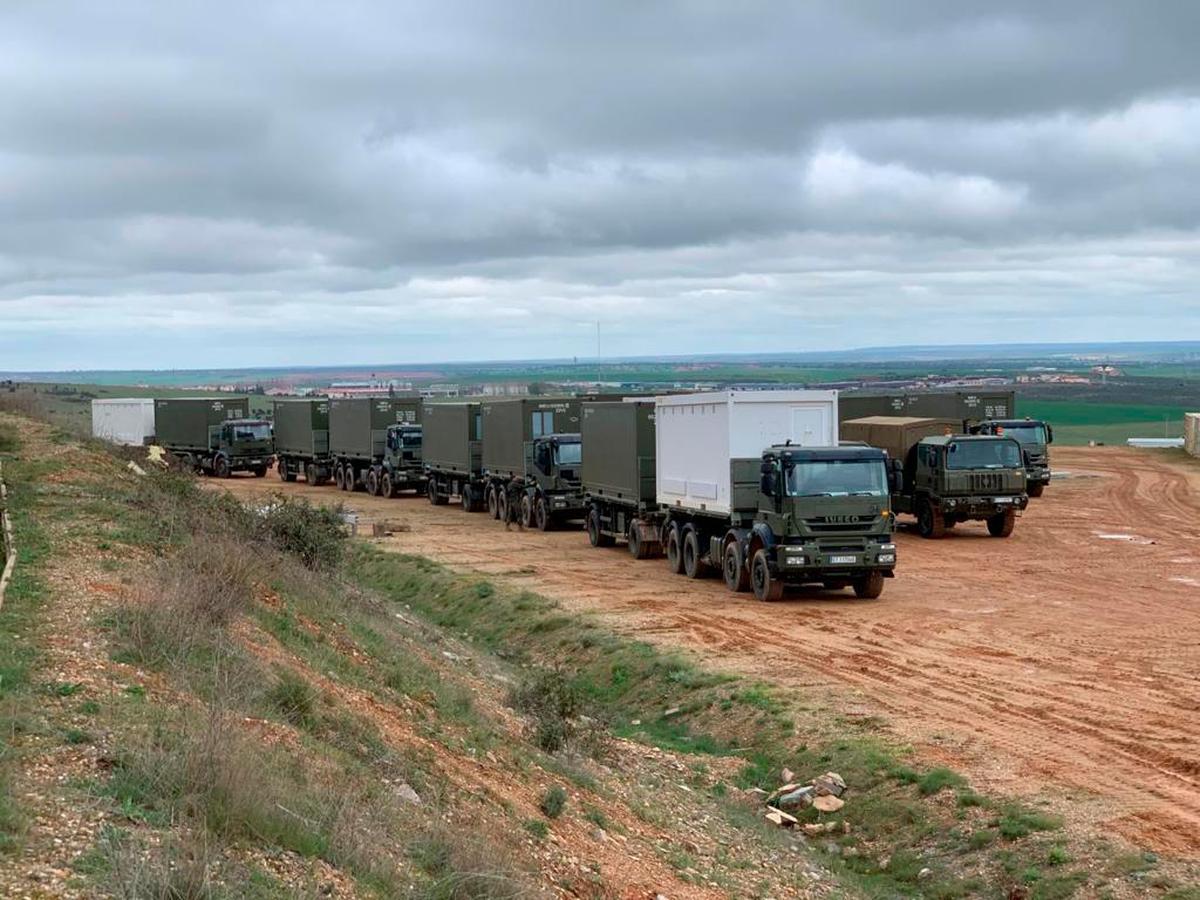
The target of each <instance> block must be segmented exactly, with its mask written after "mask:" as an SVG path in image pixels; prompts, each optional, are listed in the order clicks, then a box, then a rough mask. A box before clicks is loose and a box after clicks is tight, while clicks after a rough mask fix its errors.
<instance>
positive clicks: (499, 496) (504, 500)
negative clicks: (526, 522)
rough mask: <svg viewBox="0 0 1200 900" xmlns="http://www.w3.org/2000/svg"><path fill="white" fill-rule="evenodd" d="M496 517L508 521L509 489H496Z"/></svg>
mask: <svg viewBox="0 0 1200 900" xmlns="http://www.w3.org/2000/svg"><path fill="white" fill-rule="evenodd" d="M496 518H497V519H499V520H500V521H501V522H507V521H508V489H507V488H506V489H504V490H500V491H496Z"/></svg>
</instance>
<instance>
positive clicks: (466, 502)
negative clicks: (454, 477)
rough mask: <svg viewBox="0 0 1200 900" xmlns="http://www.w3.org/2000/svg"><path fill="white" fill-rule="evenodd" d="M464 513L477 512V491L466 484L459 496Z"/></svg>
mask: <svg viewBox="0 0 1200 900" xmlns="http://www.w3.org/2000/svg"><path fill="white" fill-rule="evenodd" d="M458 499H459V502H460V503H462V509H463V512H475V491H474V490H473V489H472V488H471V486H470V485H469V484H464V485H463V486H462V489H461V490H460V491H459V495H458Z"/></svg>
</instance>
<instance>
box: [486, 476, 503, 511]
mask: <svg viewBox="0 0 1200 900" xmlns="http://www.w3.org/2000/svg"><path fill="white" fill-rule="evenodd" d="M487 511H488V515H489V516H491V517H492V518H493V519H498V518H500V492H499V491H497V490H496V485H494V484H489V485H488V486H487Z"/></svg>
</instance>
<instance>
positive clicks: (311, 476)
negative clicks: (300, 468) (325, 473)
mask: <svg viewBox="0 0 1200 900" xmlns="http://www.w3.org/2000/svg"><path fill="white" fill-rule="evenodd" d="M304 480H305V481H307V482H308V483H309V484H310V485H316V484H320V480H321V476H320V475H318V474H317V464H316V463H309V464H308V465H306V466H305V467H304Z"/></svg>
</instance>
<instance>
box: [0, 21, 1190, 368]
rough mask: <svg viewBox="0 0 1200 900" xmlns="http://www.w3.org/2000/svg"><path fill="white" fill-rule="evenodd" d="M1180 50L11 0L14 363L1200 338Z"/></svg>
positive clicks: (911, 24) (864, 28)
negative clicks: (598, 343) (597, 326)
mask: <svg viewBox="0 0 1200 900" xmlns="http://www.w3.org/2000/svg"><path fill="white" fill-rule="evenodd" d="M1001 7H1004V11H1000V8H1001ZM1197 35H1200V3H1196V2H1194V0H1182V2H1166V0H1159V2H1155V3H1152V4H1145V3H1135V2H1128V3H1105V2H1102V0H1083V2H1078V3H1075V2H1054V3H1046V2H1030V3H1018V2H1009V3H1005V4H996V3H990V2H989V3H973V2H964V0H948V2H938V3H924V4H918V3H908V2H905V3H897V2H894V0H881V2H878V3H867V2H860V3H855V2H830V3H820V2H803V3H793V4H780V3H774V2H770V3H767V2H764V3H761V4H759V3H753V2H738V3H730V2H694V3H665V2H664V3H653V2H644V0H643V2H627V3H626V2H617V0H605V2H595V3H582V2H551V0H545V2H539V3H524V2H514V0H505V2H495V3H457V2H450V0H437V2H431V3H428V4H424V3H418V2H411V0H409V2H404V3H385V2H380V3H376V4H367V3H357V2H347V0H340V2H338V3H321V4H318V3H302V2H296V0H292V2H287V3H270V2H258V0H254V2H246V0H240V2H238V3H222V2H214V0H204V2H202V3H200V2H198V3H189V2H182V0H172V2H168V3H164V2H162V0H153V2H146V3H125V2H120V0H114V2H105V3H97V2H94V0H87V2H79V3H56V2H50V0H28V2H26V0H5V2H4V3H3V4H2V5H0V370H3V369H9V370H14V369H57V368H91V367H104V368H158V367H175V368H183V367H212V366H246V365H275V364H282V365H290V364H314V365H315V364H340V363H353V362H404V361H411V362H420V361H436V360H461V359H472V358H491V359H499V358H523V357H547V356H572V355H579V356H591V355H594V354H595V353H596V322H597V321H598V322H600V335H601V344H600V348H601V352H602V353H603V354H604V355H630V354H652V353H690V352H719V351H730V352H754V351H772V352H777V351H788V350H816V349H837V348H847V347H857V346H866V345H880V344H901V343H952V342H989V343H990V342H1001V341H1041V340H1057V341H1070V340H1123V339H1128V340H1136V339H1150V340H1152V339H1173V338H1180V339H1185V338H1186V339H1197V338H1200V51H1198V50H1197V46H1196V38H1197Z"/></svg>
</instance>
